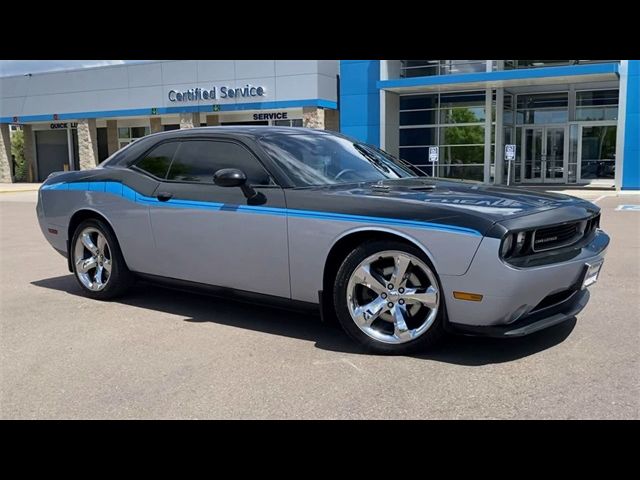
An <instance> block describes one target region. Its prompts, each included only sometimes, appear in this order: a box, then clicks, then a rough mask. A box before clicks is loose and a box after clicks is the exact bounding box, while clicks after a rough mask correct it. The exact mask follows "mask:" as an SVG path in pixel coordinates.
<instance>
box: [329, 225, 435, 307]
mask: <svg viewBox="0 0 640 480" xmlns="http://www.w3.org/2000/svg"><path fill="white" fill-rule="evenodd" d="M371 240H395V241H400V242H403V243H406V244H407V245H412V246H414V247H416V248H418V249H420V250H421V251H422V252H423V253H424V254H425V255H426V256H427V258H428V259H429V261H430V262H431V264H432V265H433V266H434V267H436V262H434V258H433V255H432V254H431V252H430V251H429V250H428V249H427V248H426V247H425V246H424V245H422V244H421V243H420V242H418V241H417V240H416V239H415V238H413V237H412V236H411V235H408V234H406V233H404V232H399V231H397V230H394V229H391V228H384V227H358V228H354V229H351V230H348V231H346V232H343V233H342V234H341V235H340V236H338V237H337V238H336V239H335V240H334V241H333V244H332V245H331V248H329V251H328V253H327V255H326V257H325V261H324V269H323V274H322V292H331V291H332V289H333V282H334V281H335V278H336V275H337V274H338V269H339V268H340V265H341V264H342V261H343V260H344V259H345V258H346V256H347V255H348V254H349V252H351V251H352V250H353V249H354V248H356V247H357V246H358V245H360V244H362V243H364V242H366V241H371ZM436 271H437V267H436ZM331 297H332V295H330V294H328V293H322V294H321V298H320V308H321V309H322V315H323V318H330V319H332V320H334V317H335V315H333V308H332V307H331V304H332V303H331Z"/></svg>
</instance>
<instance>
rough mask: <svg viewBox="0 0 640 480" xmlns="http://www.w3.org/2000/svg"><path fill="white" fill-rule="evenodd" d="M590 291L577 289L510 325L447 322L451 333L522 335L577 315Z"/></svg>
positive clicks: (502, 335) (505, 336) (489, 335)
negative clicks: (557, 302) (550, 305)
mask: <svg viewBox="0 0 640 480" xmlns="http://www.w3.org/2000/svg"><path fill="white" fill-rule="evenodd" d="M588 301H589V291H588V290H587V289H586V288H584V289H582V290H578V291H576V293H575V294H573V295H572V296H571V297H570V298H569V299H567V300H566V301H564V302H562V303H561V304H559V305H556V306H554V307H550V308H546V309H544V310H540V311H538V312H535V313H531V314H529V315H527V316H525V317H524V318H522V319H520V320H518V321H516V322H514V323H511V324H509V325H491V326H486V327H485V326H472V325H462V324H460V323H451V322H447V323H446V327H445V328H446V329H447V330H448V331H450V332H451V333H456V334H462V335H473V336H483V337H500V338H510V337H522V336H524V335H529V334H530V333H533V332H537V331H539V330H543V329H545V328H549V327H552V326H554V325H558V324H559V323H562V322H564V321H566V320H570V319H571V318H573V317H575V316H576V315H577V314H578V313H580V312H581V311H582V309H583V308H584V307H585V306H586V305H587V302H588Z"/></svg>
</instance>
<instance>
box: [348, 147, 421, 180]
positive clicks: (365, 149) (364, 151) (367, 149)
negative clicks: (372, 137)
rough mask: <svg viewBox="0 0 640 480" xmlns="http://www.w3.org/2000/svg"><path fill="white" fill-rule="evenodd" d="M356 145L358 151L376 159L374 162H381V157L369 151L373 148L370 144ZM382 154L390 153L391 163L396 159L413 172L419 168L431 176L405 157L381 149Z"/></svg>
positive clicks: (419, 170)
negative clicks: (376, 156)
mask: <svg viewBox="0 0 640 480" xmlns="http://www.w3.org/2000/svg"><path fill="white" fill-rule="evenodd" d="M354 146H355V147H356V148H357V149H358V151H360V152H362V153H363V155H365V156H366V157H367V158H370V159H372V160H374V162H380V160H379V159H377V158H375V157H374V156H373V155H372V154H371V152H369V148H371V147H369V146H368V145H360V144H354ZM376 150H377V149H376ZM380 155H383V156H384V155H388V156H389V157H391V160H389V161H390V162H391V163H393V161H396V162H398V163H400V164H401V165H402V166H403V167H406V168H408V169H409V170H410V171H412V172H413V171H415V170H417V171H418V172H420V173H422V174H423V175H424V176H425V177H429V176H430V175H429V174H428V173H427V172H425V171H424V170H422V169H421V168H420V167H417V166H415V165H413V164H412V163H409V162H407V161H406V160H403V159H401V158H398V157H393V156H391V155H390V154H388V153H386V152H384V151H382V150H380ZM392 160H393V161H392ZM387 168H388V167H387Z"/></svg>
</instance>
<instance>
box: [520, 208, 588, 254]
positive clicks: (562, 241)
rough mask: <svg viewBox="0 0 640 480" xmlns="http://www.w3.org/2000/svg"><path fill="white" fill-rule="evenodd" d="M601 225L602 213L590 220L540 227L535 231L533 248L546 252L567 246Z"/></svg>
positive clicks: (536, 250) (535, 250)
mask: <svg viewBox="0 0 640 480" xmlns="http://www.w3.org/2000/svg"><path fill="white" fill-rule="evenodd" d="M599 225H600V214H597V215H594V216H593V217H591V218H589V219H588V220H582V221H580V222H573V223H565V224H563V225H555V226H553V227H546V228H539V229H538V230H536V231H534V232H533V243H532V245H531V249H532V250H533V251H534V252H544V251H546V250H552V249H554V248H560V247H566V246H569V245H573V244H574V243H576V242H578V241H579V240H582V239H583V238H585V237H588V236H589V235H591V233H592V232H594V231H595V229H596V228H598V226H599Z"/></svg>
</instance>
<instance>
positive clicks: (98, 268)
mask: <svg viewBox="0 0 640 480" xmlns="http://www.w3.org/2000/svg"><path fill="white" fill-rule="evenodd" d="M70 250H71V251H70V252H69V254H70V255H71V263H72V265H73V271H74V273H75V276H76V278H77V280H78V283H79V284H80V286H81V287H82V289H83V291H84V292H85V294H86V295H88V296H90V297H92V298H96V299H99V300H108V299H111V298H114V297H116V296H118V295H120V294H122V293H124V292H125V291H126V289H127V288H128V286H129V285H130V284H131V282H132V281H133V274H132V273H131V272H130V271H129V269H128V268H127V265H126V264H125V262H124V258H123V257H122V252H121V251H120V246H119V245H118V241H117V239H116V237H115V235H114V233H113V231H112V230H111V228H110V227H109V226H108V225H107V224H105V223H104V222H103V221H102V220H99V219H97V218H91V219H87V220H85V221H83V222H81V223H80V224H79V225H78V226H77V227H76V228H75V231H74V234H73V238H72V240H71V248H70Z"/></svg>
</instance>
